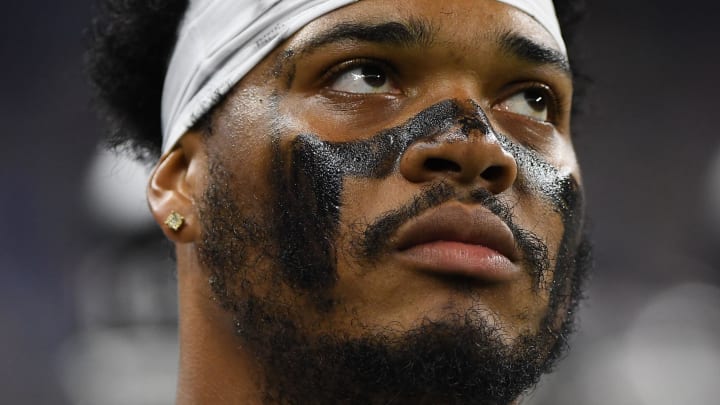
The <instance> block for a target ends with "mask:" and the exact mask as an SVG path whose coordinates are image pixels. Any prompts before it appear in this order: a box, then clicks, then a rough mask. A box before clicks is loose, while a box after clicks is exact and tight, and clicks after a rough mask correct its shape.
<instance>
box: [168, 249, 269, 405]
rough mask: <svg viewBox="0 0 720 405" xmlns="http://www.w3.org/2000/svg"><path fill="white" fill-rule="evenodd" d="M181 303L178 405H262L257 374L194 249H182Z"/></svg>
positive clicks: (180, 270) (179, 252)
mask: <svg viewBox="0 0 720 405" xmlns="http://www.w3.org/2000/svg"><path fill="white" fill-rule="evenodd" d="M177 260H178V288H179V291H178V295H179V297H180V304H179V311H180V322H179V333H180V365H179V375H178V387H177V400H176V403H177V404H178V405H185V404H230V403H232V404H235V403H237V404H250V405H252V404H260V403H262V397H261V394H260V390H259V388H258V387H259V385H258V384H257V381H258V375H259V373H258V370H257V367H255V365H254V362H253V361H252V360H251V359H252V357H251V356H250V354H249V353H248V352H247V351H246V350H245V349H244V348H243V346H242V342H241V341H240V340H239V338H238V337H237V336H236V334H235V330H234V329H233V321H232V317H231V316H230V315H229V314H228V313H227V312H226V311H225V310H223V309H222V308H220V306H219V305H218V304H217V303H216V302H215V300H214V299H213V296H212V293H211V292H210V289H209V288H208V281H207V275H206V274H205V272H204V271H203V270H202V267H201V266H200V264H199V263H198V262H197V258H196V256H195V254H194V246H193V245H190V244H188V245H178V246H177Z"/></svg>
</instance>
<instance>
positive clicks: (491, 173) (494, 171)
mask: <svg viewBox="0 0 720 405" xmlns="http://www.w3.org/2000/svg"><path fill="white" fill-rule="evenodd" d="M504 175H505V169H503V167H502V166H490V167H488V168H487V169H485V171H483V172H482V173H480V177H482V178H483V179H485V180H487V181H493V182H494V181H498V180H500V179H501V178H502V177H503V176H504Z"/></svg>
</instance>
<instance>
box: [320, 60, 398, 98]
mask: <svg viewBox="0 0 720 405" xmlns="http://www.w3.org/2000/svg"><path fill="white" fill-rule="evenodd" d="M367 65H375V66H376V67H379V68H381V69H383V70H385V71H386V72H387V75H388V79H389V80H390V81H391V82H392V83H394V85H395V87H398V88H399V87H400V86H399V85H398V80H397V77H398V72H397V69H395V67H394V66H392V65H391V64H390V63H388V62H385V61H383V60H379V59H375V58H364V57H362V58H353V59H349V60H345V61H343V62H340V63H336V64H333V65H332V66H330V67H329V68H327V69H325V70H324V71H323V73H322V74H321V75H320V79H319V80H318V82H319V83H320V86H321V87H323V88H324V89H327V90H329V91H333V90H331V89H329V86H330V85H331V84H332V83H334V82H335V80H337V79H338V77H340V75H342V74H345V73H347V72H349V71H351V70H353V69H356V68H358V67H362V66H367ZM401 92H402V91H399V93H401Z"/></svg>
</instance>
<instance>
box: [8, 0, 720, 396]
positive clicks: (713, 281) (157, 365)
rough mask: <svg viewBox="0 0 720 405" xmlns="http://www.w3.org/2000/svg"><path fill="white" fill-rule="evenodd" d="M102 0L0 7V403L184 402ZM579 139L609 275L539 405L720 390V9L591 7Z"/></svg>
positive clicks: (165, 284) (171, 292) (166, 288)
mask: <svg viewBox="0 0 720 405" xmlns="http://www.w3.org/2000/svg"><path fill="white" fill-rule="evenodd" d="M91 3H92V2H91V1H90V0H79V1H74V2H58V1H49V0H39V1H34V2H19V1H14V2H6V3H5V6H4V12H3V13H2V15H1V16H0V19H1V20H2V23H1V24H0V32H1V35H0V44H1V45H0V51H1V52H2V54H1V55H2V72H3V74H2V75H0V85H1V86H2V87H1V88H2V94H3V95H2V97H0V103H2V104H1V106H0V117H2V132H3V135H2V138H0V139H2V145H3V148H2V149H3V152H2V158H1V159H0V180H1V183H0V184H2V187H3V193H2V196H1V197H0V221H2V222H0V403H3V404H5V403H6V404H53V405H63V404H170V403H172V400H173V398H174V379H175V375H174V372H175V367H176V350H177V341H176V337H175V322H176V312H175V286H174V284H175V280H174V274H173V264H172V261H171V260H170V259H169V257H170V253H169V252H170V246H169V245H168V244H167V243H165V242H163V240H162V237H161V235H160V233H159V232H158V231H157V229H156V228H155V227H154V226H153V224H152V223H151V222H150V220H149V216H148V215H147V213H146V209H145V204H144V197H143V192H144V182H145V178H146V176H147V173H146V171H145V169H144V168H142V167H139V166H136V165H134V164H133V163H131V162H127V161H123V160H120V159H117V158H116V157H114V156H112V155H108V154H104V153H101V152H100V150H99V148H98V142H99V140H100V137H101V133H102V131H103V129H102V127H101V126H100V124H99V122H98V120H97V119H96V118H95V116H94V113H93V112H92V108H91V104H90V101H89V99H90V94H89V89H88V85H87V83H86V79H85V77H84V75H83V67H82V53H83V48H84V43H83V29H84V27H85V26H86V25H87V23H88V21H89V20H90V18H91V15H92V9H91ZM589 3H590V13H589V15H588V19H587V21H586V24H585V28H584V31H583V36H584V41H585V43H586V46H585V48H584V55H581V56H582V59H583V61H582V62H583V66H584V69H585V70H586V71H587V73H588V74H589V75H590V76H591V77H592V78H593V79H594V81H595V85H594V87H593V89H592V91H591V93H590V96H589V98H588V104H587V106H586V108H585V109H586V113H585V114H584V115H583V116H582V117H581V122H580V125H579V128H580V130H579V131H578V133H576V134H575V135H576V139H577V141H576V146H577V150H578V154H579V155H580V159H581V161H582V164H583V170H584V181H585V185H586V189H587V194H588V201H589V208H590V210H591V212H592V216H593V230H594V240H595V243H596V245H597V258H596V261H597V266H596V272H595V276H594V280H593V282H592V285H591V288H590V293H589V295H590V298H589V300H588V301H587V302H586V303H585V305H584V306H583V310H582V313H581V320H582V329H581V331H580V333H579V334H578V335H577V336H576V338H575V339H574V349H573V351H572V352H571V354H570V355H569V356H568V358H567V359H566V360H565V362H564V363H563V364H562V366H561V367H560V368H559V369H558V371H557V373H555V374H554V375H552V376H549V377H548V378H546V379H544V381H543V383H542V384H541V386H540V387H539V388H538V389H537V390H536V391H535V392H534V393H532V395H531V396H530V399H529V400H528V402H527V403H529V404H535V405H564V404H567V405H571V404H572V405H576V404H591V405H592V404H598V405H600V404H653V405H656V404H659V405H664V404H711V403H718V399H717V398H720V137H718V136H717V132H718V128H719V127H720V125H719V124H718V122H720V112H719V111H718V110H720V108H719V107H720V86H719V85H718V83H719V81H718V75H719V74H720V48H719V47H718V43H720V26H719V25H718V23H717V21H716V20H717V19H718V17H720V12H719V11H720V6H718V5H717V3H716V2H711V1H709V0H701V1H700V2H692V3H690V2H689V3H684V2H677V1H667V0H664V1H658V0H655V1H650V0H636V1H632V2H627V1H620V0H603V1H594V2H593V1H589Z"/></svg>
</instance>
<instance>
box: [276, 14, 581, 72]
mask: <svg viewBox="0 0 720 405" xmlns="http://www.w3.org/2000/svg"><path fill="white" fill-rule="evenodd" d="M436 32H437V29H435V28H434V27H433V26H432V24H431V23H430V22H429V21H427V20H424V19H421V18H410V19H408V20H407V21H406V22H399V21H389V22H383V23H377V24H372V23H353V22H346V23H340V24H337V25H335V26H334V27H332V28H330V29H328V30H327V31H324V32H322V33H319V34H318V35H317V36H315V37H313V38H311V39H309V40H308V41H307V42H304V43H302V44H301V45H299V47H298V48H297V49H292V50H290V52H288V53H286V56H288V57H292V56H298V55H303V54H308V53H312V52H314V51H316V50H318V49H319V48H322V47H323V46H325V45H328V44H332V43H338V42H343V41H361V42H371V43H376V44H385V45H392V46H397V47H406V48H409V47H429V46H431V45H432V44H433V42H435V39H436ZM495 41H497V43H498V44H499V46H500V49H501V50H502V51H503V52H505V53H506V54H507V55H510V56H511V57H515V58H518V59H520V60H523V61H526V62H529V63H531V64H534V65H549V66H553V67H554V68H556V69H558V70H560V71H561V72H562V73H563V74H565V75H567V76H572V70H571V67H570V62H569V60H568V58H567V57H566V56H565V55H564V54H563V53H561V52H560V51H557V50H555V49H552V48H549V47H547V46H544V45H541V44H539V43H537V42H535V41H533V40H532V39H530V38H528V37H526V36H523V35H521V34H518V33H515V32H506V33H503V34H500V35H498V36H497V37H496V39H495Z"/></svg>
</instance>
